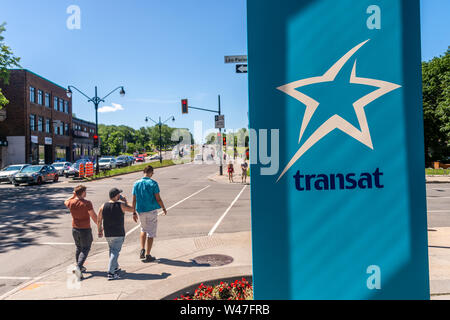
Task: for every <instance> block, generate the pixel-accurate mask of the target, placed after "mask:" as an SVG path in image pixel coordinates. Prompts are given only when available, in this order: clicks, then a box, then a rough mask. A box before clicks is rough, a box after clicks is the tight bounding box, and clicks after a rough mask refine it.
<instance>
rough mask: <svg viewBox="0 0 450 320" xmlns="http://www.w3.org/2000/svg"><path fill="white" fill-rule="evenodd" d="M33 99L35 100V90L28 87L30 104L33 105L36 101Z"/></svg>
mask: <svg viewBox="0 0 450 320" xmlns="http://www.w3.org/2000/svg"><path fill="white" fill-rule="evenodd" d="M35 99H36V98H35V90H34V88H33V87H30V102H33V103H35V101H36V100H35Z"/></svg>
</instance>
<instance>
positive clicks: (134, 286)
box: [0, 232, 252, 300]
mask: <svg viewBox="0 0 450 320" xmlns="http://www.w3.org/2000/svg"><path fill="white" fill-rule="evenodd" d="M95 245H102V246H104V247H105V250H102V252H101V253H98V254H95V255H92V256H89V257H88V260H87V262H86V264H85V266H86V268H87V272H86V273H85V279H84V280H82V281H81V282H78V281H76V279H75V278H74V277H73V274H72V273H71V272H70V271H71V268H70V266H72V265H70V264H67V265H62V266H59V267H56V268H54V269H52V270H49V271H48V272H46V273H45V274H44V275H42V276H40V277H38V278H35V279H33V280H32V281H29V282H27V283H24V284H23V285H21V286H20V287H18V288H16V289H15V290H13V291H12V292H9V293H7V294H5V295H3V296H2V297H0V299H8V300H48V299H50V300H51V299H58V300H72V299H76V300H79V299H82V300H119V299H120V300H126V299H133V300H134V299H136V300H158V299H162V298H164V297H166V296H168V295H170V294H172V293H174V292H176V291H179V290H181V289H184V288H186V287H188V286H191V285H194V284H196V283H200V282H206V281H211V280H217V279H225V278H231V277H236V278H239V277H242V276H248V275H251V274H252V268H251V257H252V256H251V234H250V232H240V233H228V234H214V235H213V236H211V237H199V238H187V239H173V240H158V239H155V244H154V247H153V250H152V255H154V256H155V257H156V258H157V261H156V262H153V263H143V262H142V261H141V260H140V259H139V249H140V247H139V245H138V244H137V243H127V241H126V242H125V244H124V247H123V249H122V252H121V255H120V257H119V264H120V267H121V268H122V270H125V272H123V273H122V275H121V276H122V279H120V280H114V281H108V280H107V278H106V271H107V266H108V252H107V245H104V244H95ZM209 254H221V255H227V256H230V257H232V258H233V262H232V263H230V264H228V265H224V266H221V267H210V266H202V265H200V266H199V265H197V264H196V263H195V262H193V261H192V260H191V259H194V258H196V257H198V256H203V255H209Z"/></svg>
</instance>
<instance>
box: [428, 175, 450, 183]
mask: <svg viewBox="0 0 450 320" xmlns="http://www.w3.org/2000/svg"><path fill="white" fill-rule="evenodd" d="M426 181H427V183H450V176H426Z"/></svg>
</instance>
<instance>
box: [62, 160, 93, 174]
mask: <svg viewBox="0 0 450 320" xmlns="http://www.w3.org/2000/svg"><path fill="white" fill-rule="evenodd" d="M88 162H90V161H89V160H88V159H80V160H77V161H76V162H75V163H74V164H72V165H71V166H70V167H69V168H68V169H66V170H64V176H65V177H66V178H69V177H72V176H73V177H78V175H79V173H80V164H83V165H86V163H88Z"/></svg>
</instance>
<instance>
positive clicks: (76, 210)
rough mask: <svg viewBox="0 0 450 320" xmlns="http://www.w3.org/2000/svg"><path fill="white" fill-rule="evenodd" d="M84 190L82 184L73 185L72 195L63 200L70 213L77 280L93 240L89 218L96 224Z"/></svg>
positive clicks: (83, 268) (80, 278)
mask: <svg viewBox="0 0 450 320" xmlns="http://www.w3.org/2000/svg"><path fill="white" fill-rule="evenodd" d="M86 190H87V188H86V187H85V186H83V185H79V186H77V187H75V189H74V192H73V195H72V196H71V197H70V198H69V199H67V200H66V201H65V202H64V205H65V206H66V207H67V208H69V210H70V214H71V215H72V236H73V239H74V241H75V246H76V252H75V261H76V266H75V269H74V270H73V273H74V274H75V275H76V277H77V279H78V281H80V280H82V279H83V272H85V271H86V268H85V267H84V263H85V262H86V259H87V257H88V254H89V251H90V250H91V245H92V241H93V237H92V229H91V221H90V219H92V221H94V222H95V224H97V214H96V213H95V211H94V207H93V206H92V202H90V201H88V200H86Z"/></svg>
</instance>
